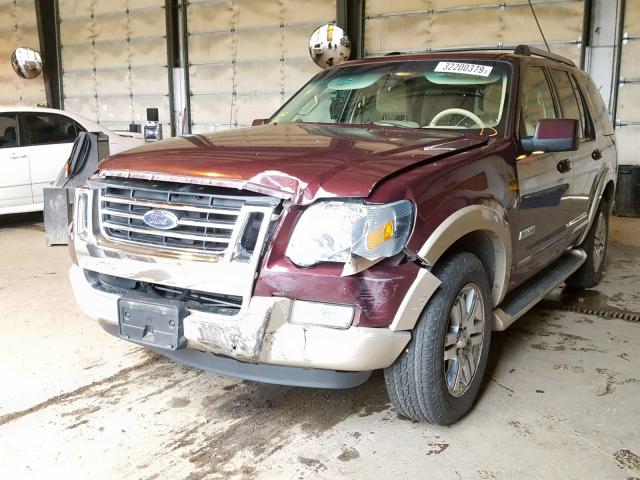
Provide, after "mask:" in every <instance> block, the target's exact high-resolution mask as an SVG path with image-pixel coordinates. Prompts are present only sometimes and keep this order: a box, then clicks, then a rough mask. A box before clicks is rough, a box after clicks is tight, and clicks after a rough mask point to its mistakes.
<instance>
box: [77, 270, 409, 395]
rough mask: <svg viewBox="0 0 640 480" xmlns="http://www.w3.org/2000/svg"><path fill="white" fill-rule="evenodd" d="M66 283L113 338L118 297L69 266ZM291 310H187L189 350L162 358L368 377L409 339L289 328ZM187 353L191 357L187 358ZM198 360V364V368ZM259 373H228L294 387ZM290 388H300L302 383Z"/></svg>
mask: <svg viewBox="0 0 640 480" xmlns="http://www.w3.org/2000/svg"><path fill="white" fill-rule="evenodd" d="M70 280H71V284H72V287H73V292H74V295H75V297H76V301H77V302H78V304H79V305H80V308H81V309H82V310H83V312H84V313H85V314H86V315H88V316H89V317H92V318H94V319H96V320H98V321H99V322H100V324H101V325H102V326H103V328H105V329H106V330H109V331H112V332H114V333H116V334H117V325H118V298H119V295H117V294H113V293H107V292H104V291H101V290H98V289H95V288H94V287H93V286H92V285H91V283H90V282H89V281H88V280H87V278H86V276H85V274H84V272H83V270H82V269H81V268H80V267H78V266H77V265H73V266H72V267H71V270H70ZM292 305H293V300H291V299H288V298H283V297H253V298H251V300H250V302H249V304H248V306H247V307H246V308H245V309H243V310H242V311H241V312H240V313H239V314H238V315H236V316H225V315H215V314H208V313H201V312H197V311H190V312H189V315H188V316H187V317H185V319H184V336H185V338H186V339H187V349H183V350H178V351H175V352H169V351H161V352H160V353H163V354H165V355H167V356H170V357H172V358H173V357H175V359H176V360H178V361H181V362H183V363H187V364H191V365H194V366H199V367H200V368H205V369H208V370H214V371H220V369H218V370H216V369H215V368H206V367H205V366H203V364H202V361H200V360H203V359H204V358H205V357H201V356H198V355H197V353H198V351H199V352H209V353H213V354H215V355H217V356H218V358H222V357H226V358H222V359H223V360H228V359H233V360H236V361H240V362H243V363H244V364H245V365H249V366H254V367H264V366H265V365H276V366H282V367H297V368H304V369H321V370H337V371H346V372H366V373H367V375H366V376H368V372H370V371H371V370H375V369H379V368H385V367H388V366H389V365H391V364H392V363H393V362H394V361H395V359H396V358H397V357H398V355H399V354H400V353H401V352H402V350H403V348H404V347H405V346H406V345H407V343H408V342H409V340H410V338H411V334H410V333H409V332H407V331H392V330H390V329H388V328H365V327H350V328H347V329H334V328H327V327H321V326H314V325H301V324H293V323H290V322H289V319H290V315H291V308H292ZM309 323H313V319H309ZM114 326H115V329H114V328H113V327H114ZM189 351H195V352H193V353H185V352H189ZM187 357H189V358H187ZM196 358H198V359H199V360H198V362H200V364H196V363H198V362H196V361H195V360H194V359H196ZM208 359H210V357H208ZM205 363H206V362H205ZM218 363H219V364H220V362H218ZM223 363H224V362H223ZM227 366H228V364H227ZM227 370H228V371H231V370H229V369H227ZM236 370H237V369H236ZM258 370H260V369H259V368H256V369H255V375H254V376H251V375H252V374H251V373H245V374H243V375H241V374H239V373H235V374H234V373H230V374H231V375H233V376H239V377H242V378H250V379H254V380H262V381H267V382H269V381H271V382H272V383H292V382H285V381H281V380H278V379H276V380H269V378H268V377H267V376H264V375H262V376H261V374H260V373H258V372H257V371H258ZM263 370H264V369H263ZM221 373H224V372H221ZM264 373H265V372H263V374H264ZM309 373H310V374H311V372H309ZM278 374H279V375H281V374H284V372H279V373H278ZM285 376H286V375H285ZM366 376H365V377H364V378H363V376H362V375H360V376H359V377H358V378H360V379H361V380H360V381H358V382H357V383H355V384H358V383H361V381H364V380H366ZM312 383H313V382H312ZM347 383H348V382H347ZM292 384H296V385H302V384H304V382H293V383H292ZM313 385H316V383H313ZM329 386H330V385H329ZM344 386H352V385H344Z"/></svg>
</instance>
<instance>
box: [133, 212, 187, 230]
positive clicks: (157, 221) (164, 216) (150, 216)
mask: <svg viewBox="0 0 640 480" xmlns="http://www.w3.org/2000/svg"><path fill="white" fill-rule="evenodd" d="M142 221H143V222H144V223H146V224H147V225H149V226H150V227H153V228H157V229H158V230H171V229H172V228H176V227H177V226H178V216H177V215H176V214H175V213H172V212H169V211H167V210H149V211H148V212H147V213H145V214H144V215H143V217H142Z"/></svg>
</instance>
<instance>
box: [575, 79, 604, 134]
mask: <svg viewBox="0 0 640 480" xmlns="http://www.w3.org/2000/svg"><path fill="white" fill-rule="evenodd" d="M569 77H570V78H571V83H572V85H573V90H574V93H576V94H577V95H578V96H579V97H580V101H579V103H582V110H583V112H584V119H585V122H586V123H585V128H586V130H587V132H586V136H585V141H593V140H596V137H597V128H596V124H595V122H594V121H593V115H592V114H591V109H590V108H589V104H588V102H587V97H586V96H585V93H584V91H583V89H582V86H581V85H580V82H579V81H578V79H577V78H576V76H575V75H574V74H573V72H570V73H569Z"/></svg>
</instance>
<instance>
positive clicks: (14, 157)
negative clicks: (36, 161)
mask: <svg viewBox="0 0 640 480" xmlns="http://www.w3.org/2000/svg"><path fill="white" fill-rule="evenodd" d="M9 158H11V159H13V160H17V159H19V158H27V156H26V155H25V154H24V153H23V154H22V155H18V154H17V153H12V154H11V155H9Z"/></svg>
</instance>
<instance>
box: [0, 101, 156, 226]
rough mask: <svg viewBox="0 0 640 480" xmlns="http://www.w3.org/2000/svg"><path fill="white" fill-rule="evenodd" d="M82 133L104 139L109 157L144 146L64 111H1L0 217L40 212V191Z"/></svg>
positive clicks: (130, 136) (125, 134) (50, 179)
mask: <svg viewBox="0 0 640 480" xmlns="http://www.w3.org/2000/svg"><path fill="white" fill-rule="evenodd" d="M83 131H86V132H102V133H104V134H106V135H108V136H109V153H110V154H114V153H118V152H121V151H123V150H127V149H129V148H133V147H135V146H138V145H141V144H143V143H144V140H143V139H142V138H134V137H132V135H131V134H129V133H128V132H123V133H122V134H119V133H116V132H113V131H111V130H108V129H106V128H104V127H102V126H100V125H98V124H97V123H95V122H92V121H91V120H88V119H86V118H84V117H81V116H80V115H75V114H73V113H69V112H65V111H63V110H55V109H52V108H32V107H0V215H3V214H7V213H21V212H35V211H39V210H42V209H43V196H42V190H43V188H44V187H46V186H48V185H50V184H51V183H52V182H53V181H54V180H55V179H56V177H57V176H58V173H59V172H60V170H61V169H62V168H63V166H64V164H65V162H66V161H67V159H68V158H69V155H70V153H71V148H72V147H73V142H74V140H75V139H76V136H77V135H78V133H80V132H83Z"/></svg>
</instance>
